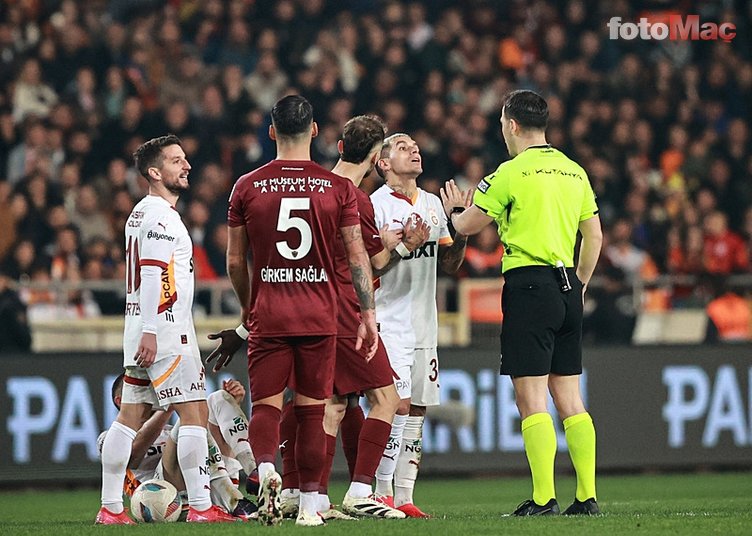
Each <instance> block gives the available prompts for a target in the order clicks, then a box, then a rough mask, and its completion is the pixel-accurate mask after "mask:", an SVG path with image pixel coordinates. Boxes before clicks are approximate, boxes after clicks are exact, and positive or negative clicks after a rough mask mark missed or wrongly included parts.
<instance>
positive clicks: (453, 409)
mask: <svg viewBox="0 0 752 536" xmlns="http://www.w3.org/2000/svg"><path fill="white" fill-rule="evenodd" d="M440 360H441V376H440V382H441V388H442V397H443V404H442V407H440V408H439V409H437V410H434V411H433V412H431V410H429V419H428V421H427V424H426V429H425V433H424V444H423V462H422V469H421V472H422V473H423V474H428V473H430V472H434V473H439V472H441V473H447V472H462V473H484V472H497V471H508V470H520V469H524V468H525V466H526V465H525V464H526V461H525V456H524V451H523V444H522V436H521V433H520V422H519V417H518V414H517V409H516V407H515V405H514V394H513V390H512V386H511V383H510V381H509V379H508V378H506V377H501V376H499V375H498V351H496V350H494V349H493V348H490V349H462V350H454V349H443V350H441V351H440ZM120 362H121V357H120V356H119V355H112V354H109V355H91V354H89V355H84V354H79V355H16V356H14V355H10V356H7V355H6V356H2V358H1V359H0V455H1V456H2V459H3V463H2V464H0V482H12V481H27V482H28V481H34V480H55V481H59V482H75V481H84V480H89V481H91V480H96V479H98V478H99V474H100V466H99V461H98V458H97V449H96V439H97V436H98V435H99V433H100V432H101V431H102V430H103V429H105V428H106V427H107V426H109V423H111V422H112V420H113V419H114V418H115V415H116V410H115V408H114V406H113V405H112V403H111V401H110V386H111V383H112V380H113V379H114V377H115V375H116V374H117V373H118V372H119V368H120ZM585 368H586V371H585V374H584V375H583V378H582V391H583V394H584V396H585V398H586V400H587V405H588V407H589V409H590V412H591V414H592V415H593V418H594V421H595V424H596V429H597V434H598V466H599V467H600V468H601V469H606V468H610V469H630V470H631V469H643V468H645V469H655V468H680V467H681V468H685V467H700V466H703V467H706V466H738V467H750V466H752V396H750V393H751V392H752V346H716V347H698V346H693V347H655V348H648V347H640V348H601V349H590V350H588V351H586V355H585ZM244 374H245V359H244V358H243V357H242V356H240V355H239V356H237V357H236V358H235V360H234V361H233V363H231V366H230V368H229V369H228V370H227V372H223V373H222V374H221V375H213V374H211V373H209V374H207V379H208V383H207V389H213V388H214V387H217V386H220V385H221V382H222V380H223V379H227V378H229V377H237V378H240V379H244ZM244 383H245V382H244ZM552 408H553V406H552ZM557 426H558V443H559V451H560V453H559V456H558V458H557V464H558V466H559V467H560V468H562V469H564V468H567V467H569V459H568V455H567V454H566V440H565V438H564V433H563V431H562V430H561V426H560V424H558V423H557ZM338 466H339V467H340V469H341V464H339V463H338Z"/></svg>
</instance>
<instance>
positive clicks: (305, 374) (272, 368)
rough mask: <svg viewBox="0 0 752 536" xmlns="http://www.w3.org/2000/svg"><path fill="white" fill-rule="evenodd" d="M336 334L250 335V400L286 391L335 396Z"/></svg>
mask: <svg viewBox="0 0 752 536" xmlns="http://www.w3.org/2000/svg"><path fill="white" fill-rule="evenodd" d="M336 345H337V337H336V336H334V335H324V336H314V337H251V338H250V339H248V378H249V380H250V388H251V389H250V390H251V400H252V401H253V400H261V399H263V398H267V397H270V396H273V395H276V394H279V393H281V392H282V391H284V390H285V387H290V388H291V389H295V391H296V392H297V393H300V394H301V395H303V396H307V397H310V398H315V399H317V400H326V399H327V398H329V397H331V396H332V383H333V381H334V361H335V351H336Z"/></svg>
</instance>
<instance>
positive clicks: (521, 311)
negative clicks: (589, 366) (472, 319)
mask: <svg viewBox="0 0 752 536" xmlns="http://www.w3.org/2000/svg"><path fill="white" fill-rule="evenodd" d="M567 273H568V275H569V281H570V284H571V285H572V290H571V291H569V292H566V293H563V292H561V290H560V289H559V283H558V281H557V279H556V273H555V270H554V268H552V267H549V266H525V267H521V268H513V269H511V270H508V271H506V272H505V273H504V290H503V291H502V296H501V310H502V312H503V313H504V318H503V320H502V323H501V374H504V375H508V376H543V375H546V374H549V373H553V374H561V375H573V374H581V373H582V283H581V282H580V280H579V279H577V276H576V275H575V270H574V268H567Z"/></svg>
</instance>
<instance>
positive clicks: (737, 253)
mask: <svg viewBox="0 0 752 536" xmlns="http://www.w3.org/2000/svg"><path fill="white" fill-rule="evenodd" d="M703 227H704V230H705V243H704V247H703V255H704V257H705V263H704V264H705V271H706V272H708V273H711V274H730V273H734V272H742V271H746V270H749V251H748V250H747V245H746V244H745V243H744V240H742V238H741V237H740V236H739V235H738V234H736V233H734V232H733V231H731V230H730V229H729V228H728V217H727V216H726V214H724V213H723V212H719V211H714V212H711V213H710V214H708V215H707V216H705V220H704V222H703Z"/></svg>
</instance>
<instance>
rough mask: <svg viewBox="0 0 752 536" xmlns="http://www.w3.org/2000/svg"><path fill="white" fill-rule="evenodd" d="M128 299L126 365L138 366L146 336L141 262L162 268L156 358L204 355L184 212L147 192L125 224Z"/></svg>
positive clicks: (142, 264)
mask: <svg viewBox="0 0 752 536" xmlns="http://www.w3.org/2000/svg"><path fill="white" fill-rule="evenodd" d="M125 261H126V275H125V286H126V302H125V333H124V338H123V354H124V355H123V358H124V360H123V364H124V366H126V367H130V366H136V361H135V360H134V358H133V357H134V355H135V354H136V350H137V349H138V344H139V342H140V340H141V333H142V329H143V322H142V320H141V273H140V270H141V266H158V267H159V268H161V269H162V275H161V281H160V286H159V291H160V297H159V305H158V308H157V320H156V328H157V361H159V360H160V359H166V358H169V357H174V356H176V355H187V356H191V357H197V358H198V357H199V356H200V355H201V354H200V353H199V349H198V342H197V341H196V330H195V329H194V327H193V315H192V314H191V307H192V305H193V286H194V281H193V243H192V241H191V237H190V235H189V234H188V230H187V229H186V228H185V225H184V224H183V221H182V220H181V219H180V215H179V214H178V212H177V211H176V210H175V209H174V208H173V206H172V205H170V203H169V202H168V201H167V200H166V199H164V198H162V197H159V196H156V195H147V196H146V197H144V198H143V199H142V200H141V201H139V202H138V204H137V205H136V206H135V207H134V208H133V211H132V212H131V214H130V216H128V220H127V222H126V224H125Z"/></svg>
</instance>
